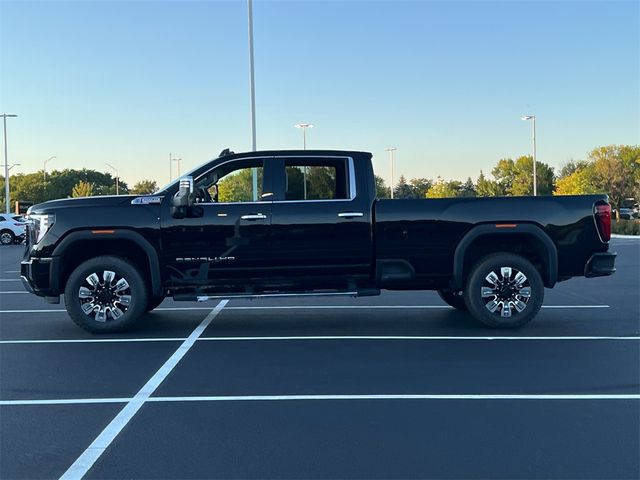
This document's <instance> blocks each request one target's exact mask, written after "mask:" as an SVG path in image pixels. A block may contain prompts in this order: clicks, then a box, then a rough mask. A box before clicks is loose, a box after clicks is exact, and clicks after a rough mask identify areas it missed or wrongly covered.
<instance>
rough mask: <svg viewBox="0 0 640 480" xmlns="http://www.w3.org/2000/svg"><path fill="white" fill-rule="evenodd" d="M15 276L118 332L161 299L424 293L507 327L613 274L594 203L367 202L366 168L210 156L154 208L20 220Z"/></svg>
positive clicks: (331, 156) (370, 189)
mask: <svg viewBox="0 0 640 480" xmlns="http://www.w3.org/2000/svg"><path fill="white" fill-rule="evenodd" d="M28 215H29V219H30V225H29V229H28V230H29V231H28V235H27V237H28V238H27V245H26V251H25V256H24V260H23V262H22V266H21V274H22V279H23V282H24V284H25V286H26V288H27V289H28V290H30V291H32V292H33V293H35V294H36V295H39V296H41V297H45V299H46V300H48V301H49V302H52V303H58V302H59V301H60V295H61V294H63V295H64V297H65V305H66V309H67V311H68V312H69V315H70V317H71V318H72V319H73V321H74V322H76V323H77V324H78V325H79V326H81V327H83V328H85V329H87V330H90V331H92V332H111V331H116V330H122V329H125V328H127V327H129V326H131V325H132V324H133V323H134V322H135V321H136V320H137V319H138V318H139V317H141V316H142V315H143V314H144V313H145V312H147V311H150V310H152V309H154V308H155V307H157V306H158V305H159V304H160V302H161V301H162V300H163V299H164V298H165V297H167V296H171V297H173V298H174V299H175V300H192V301H204V300H209V299H213V298H236V297H245V298H246V297H251V298H253V297H285V296H297V295H317V296H320V295H349V296H362V295H377V294H379V293H380V290H381V289H387V290H437V291H438V292H439V294H440V296H441V297H442V299H443V300H444V301H445V302H447V303H448V304H449V305H451V306H453V307H455V308H458V309H466V310H468V311H469V312H470V314H471V315H473V316H474V317H475V318H477V319H478V320H480V321H481V322H483V323H484V324H486V325H488V326H491V327H517V326H521V325H523V324H525V323H527V322H528V321H530V320H531V319H532V318H533V317H534V316H535V315H536V313H537V312H538V310H539V309H540V306H541V305H542V301H543V297H544V288H545V287H547V288H552V287H553V286H554V285H555V284H556V283H557V282H559V281H563V280H567V279H569V278H571V277H576V276H586V277H596V276H603V275H611V274H612V273H614V271H615V268H614V263H615V257H616V254H615V253H611V252H608V249H609V238H610V232H611V207H610V205H609V203H608V198H607V196H606V195H585V196H562V197H551V196H547V197H513V198H445V199H437V200H427V199H425V200H379V199H376V191H375V182H374V174H373V168H372V165H371V154H370V153H364V152H350V151H318V150H315V151H312V150H305V151H264V152H249V153H240V154H234V153H232V152H229V151H228V150H225V151H224V152H222V154H221V155H220V156H219V157H218V158H216V159H214V160H212V161H210V162H208V163H206V164H205V165H202V166H200V167H198V168H196V169H194V170H193V171H192V172H190V173H188V174H187V175H186V176H184V177H182V178H180V179H178V180H176V181H175V182H173V183H171V184H169V185H168V186H166V187H165V188H163V189H161V190H160V191H158V192H157V193H155V194H154V195H148V196H132V195H128V196H110V197H90V198H81V199H63V200H54V201H50V202H46V203H42V204H39V205H35V206H33V207H31V208H30V209H29V214H28Z"/></svg>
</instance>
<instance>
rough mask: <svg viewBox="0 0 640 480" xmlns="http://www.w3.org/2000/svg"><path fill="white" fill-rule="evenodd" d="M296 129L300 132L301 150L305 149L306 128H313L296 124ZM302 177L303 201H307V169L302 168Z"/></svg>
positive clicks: (311, 125) (303, 124)
mask: <svg viewBox="0 0 640 480" xmlns="http://www.w3.org/2000/svg"><path fill="white" fill-rule="evenodd" d="M294 127H296V128H300V129H301V130H302V149H303V150H306V149H307V128H313V124H311V123H298V124H297V125H294ZM302 176H303V182H304V188H303V189H304V199H305V200H306V199H307V167H306V166H304V167H302Z"/></svg>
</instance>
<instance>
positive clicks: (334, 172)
mask: <svg viewBox="0 0 640 480" xmlns="http://www.w3.org/2000/svg"><path fill="white" fill-rule="evenodd" d="M348 183H349V182H348V175H347V165H346V161H345V160H344V159H336V160H333V159H331V160H328V159H327V160H324V159H323V160H316V161H313V160H306V159H301V160H295V159H292V160H286V161H285V200H346V199H348V198H349V185H348Z"/></svg>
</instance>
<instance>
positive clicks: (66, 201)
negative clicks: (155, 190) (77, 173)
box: [28, 195, 153, 213]
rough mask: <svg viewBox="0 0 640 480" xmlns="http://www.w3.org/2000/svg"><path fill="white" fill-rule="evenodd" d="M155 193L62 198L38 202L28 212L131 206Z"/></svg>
mask: <svg viewBox="0 0 640 480" xmlns="http://www.w3.org/2000/svg"><path fill="white" fill-rule="evenodd" d="M152 196H153V195H104V196H95V197H79V198H61V199H59V200H50V201H48V202H43V203H38V204H37V205H33V206H32V207H30V208H29V211H28V213H53V212H55V211H57V210H59V209H61V208H74V207H119V206H123V207H124V206H129V205H131V202H132V201H133V200H134V199H136V198H139V197H140V198H144V197H152Z"/></svg>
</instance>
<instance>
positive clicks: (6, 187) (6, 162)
mask: <svg viewBox="0 0 640 480" xmlns="http://www.w3.org/2000/svg"><path fill="white" fill-rule="evenodd" d="M17 116H18V115H13V114H9V113H3V114H2V115H0V117H2V120H3V123H4V207H5V210H6V213H7V215H9V214H11V207H10V206H9V202H10V201H11V198H10V197H9V158H8V155H7V117H9V118H15V117H17Z"/></svg>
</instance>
